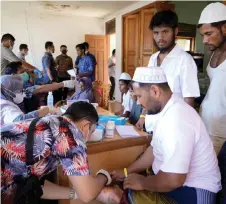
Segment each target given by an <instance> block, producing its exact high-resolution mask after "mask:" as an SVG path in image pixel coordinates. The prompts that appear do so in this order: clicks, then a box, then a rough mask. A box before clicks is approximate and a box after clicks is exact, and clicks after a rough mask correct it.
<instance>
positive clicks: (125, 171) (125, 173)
mask: <svg viewBox="0 0 226 204" xmlns="http://www.w3.org/2000/svg"><path fill="white" fill-rule="evenodd" d="M124 175H125V177H126V178H127V177H128V172H127V168H124ZM131 193H132V192H131V189H127V195H128V200H129V202H130V203H131V204H132V203H133V199H132V197H131Z"/></svg>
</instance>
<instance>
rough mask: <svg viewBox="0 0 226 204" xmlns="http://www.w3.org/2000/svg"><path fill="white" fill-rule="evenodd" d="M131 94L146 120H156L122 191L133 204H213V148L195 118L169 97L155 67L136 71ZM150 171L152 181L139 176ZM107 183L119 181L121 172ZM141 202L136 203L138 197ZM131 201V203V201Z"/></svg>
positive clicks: (215, 187) (187, 107)
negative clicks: (165, 202) (160, 202)
mask: <svg viewBox="0 0 226 204" xmlns="http://www.w3.org/2000/svg"><path fill="white" fill-rule="evenodd" d="M133 90H134V94H135V95H136V96H137V100H138V103H140V104H141V105H142V106H143V107H144V108H145V109H146V110H147V113H148V114H158V113H159V117H158V121H157V122H156V123H155V127H154V132H153V137H152V141H151V145H150V146H149V147H148V148H147V149H146V151H145V152H144V154H143V155H142V156H141V157H140V158H139V159H138V160H137V161H135V162H134V163H133V164H132V165H130V166H129V167H128V177H127V178H126V179H125V180H124V189H130V192H131V193H130V196H129V198H131V197H132V199H133V202H134V203H149V202H150V200H151V199H150V198H153V192H158V193H159V194H158V195H165V196H166V197H167V198H169V199H170V200H173V201H174V202H173V203H178V204H182V203H183V204H199V203H200V204H201V203H203V204H204V203H205V204H214V203H216V194H217V192H218V191H219V190H220V189H221V183H220V180H221V178H220V171H219V167H218V162H217V157H216V153H215V151H214V148H213V143H212V141H211V139H210V137H209V135H208V133H207V130H206V127H205V125H204V123H203V121H202V120H201V118H200V117H199V115H198V113H197V112H196V111H195V110H194V109H193V108H192V107H191V106H190V105H188V104H187V103H186V102H185V101H184V100H182V99H181V98H179V97H177V96H176V95H174V94H172V92H171V90H170V87H169V85H168V83H167V80H166V75H165V74H164V71H163V70H162V69H161V68H160V67H149V68H137V69H136V71H135V74H134V77H133ZM149 167H152V169H153V172H154V175H151V176H147V177H146V176H143V175H140V174H139V173H142V172H144V171H145V170H146V169H147V168H149ZM112 177H113V179H116V180H120V179H123V178H125V175H124V172H123V169H122V170H116V171H114V172H112ZM141 193H142V194H145V195H146V196H145V195H143V198H144V197H145V199H146V201H143V202H139V200H138V201H137V200H136V199H139V198H138V195H139V194H141ZM136 195H137V197H136Z"/></svg>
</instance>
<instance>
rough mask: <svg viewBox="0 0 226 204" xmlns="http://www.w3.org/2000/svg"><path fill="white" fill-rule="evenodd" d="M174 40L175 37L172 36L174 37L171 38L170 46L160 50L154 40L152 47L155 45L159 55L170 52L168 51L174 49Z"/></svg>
mask: <svg viewBox="0 0 226 204" xmlns="http://www.w3.org/2000/svg"><path fill="white" fill-rule="evenodd" d="M175 40H176V37H175V35H174V37H173V39H172V41H171V43H170V45H168V46H167V47H163V48H160V47H159V46H158V45H157V43H156V42H155V40H154V45H155V47H156V48H157V49H158V50H159V51H160V52H161V53H164V52H167V51H170V50H171V49H172V48H173V47H174V45H175Z"/></svg>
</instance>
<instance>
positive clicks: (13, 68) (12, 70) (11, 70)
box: [5, 61, 22, 75]
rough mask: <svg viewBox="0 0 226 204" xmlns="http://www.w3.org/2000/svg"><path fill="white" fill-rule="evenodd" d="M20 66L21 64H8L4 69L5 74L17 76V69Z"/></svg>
mask: <svg viewBox="0 0 226 204" xmlns="http://www.w3.org/2000/svg"><path fill="white" fill-rule="evenodd" d="M20 66H22V63H21V62H19V61H18V62H10V63H9V64H7V66H6V68H5V74H8V75H11V74H17V71H18V68H19V67H20Z"/></svg>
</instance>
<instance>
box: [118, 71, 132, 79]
mask: <svg viewBox="0 0 226 204" xmlns="http://www.w3.org/2000/svg"><path fill="white" fill-rule="evenodd" d="M119 80H128V81H131V76H130V75H129V74H128V73H126V72H123V73H122V74H121V76H120V78H119Z"/></svg>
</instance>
